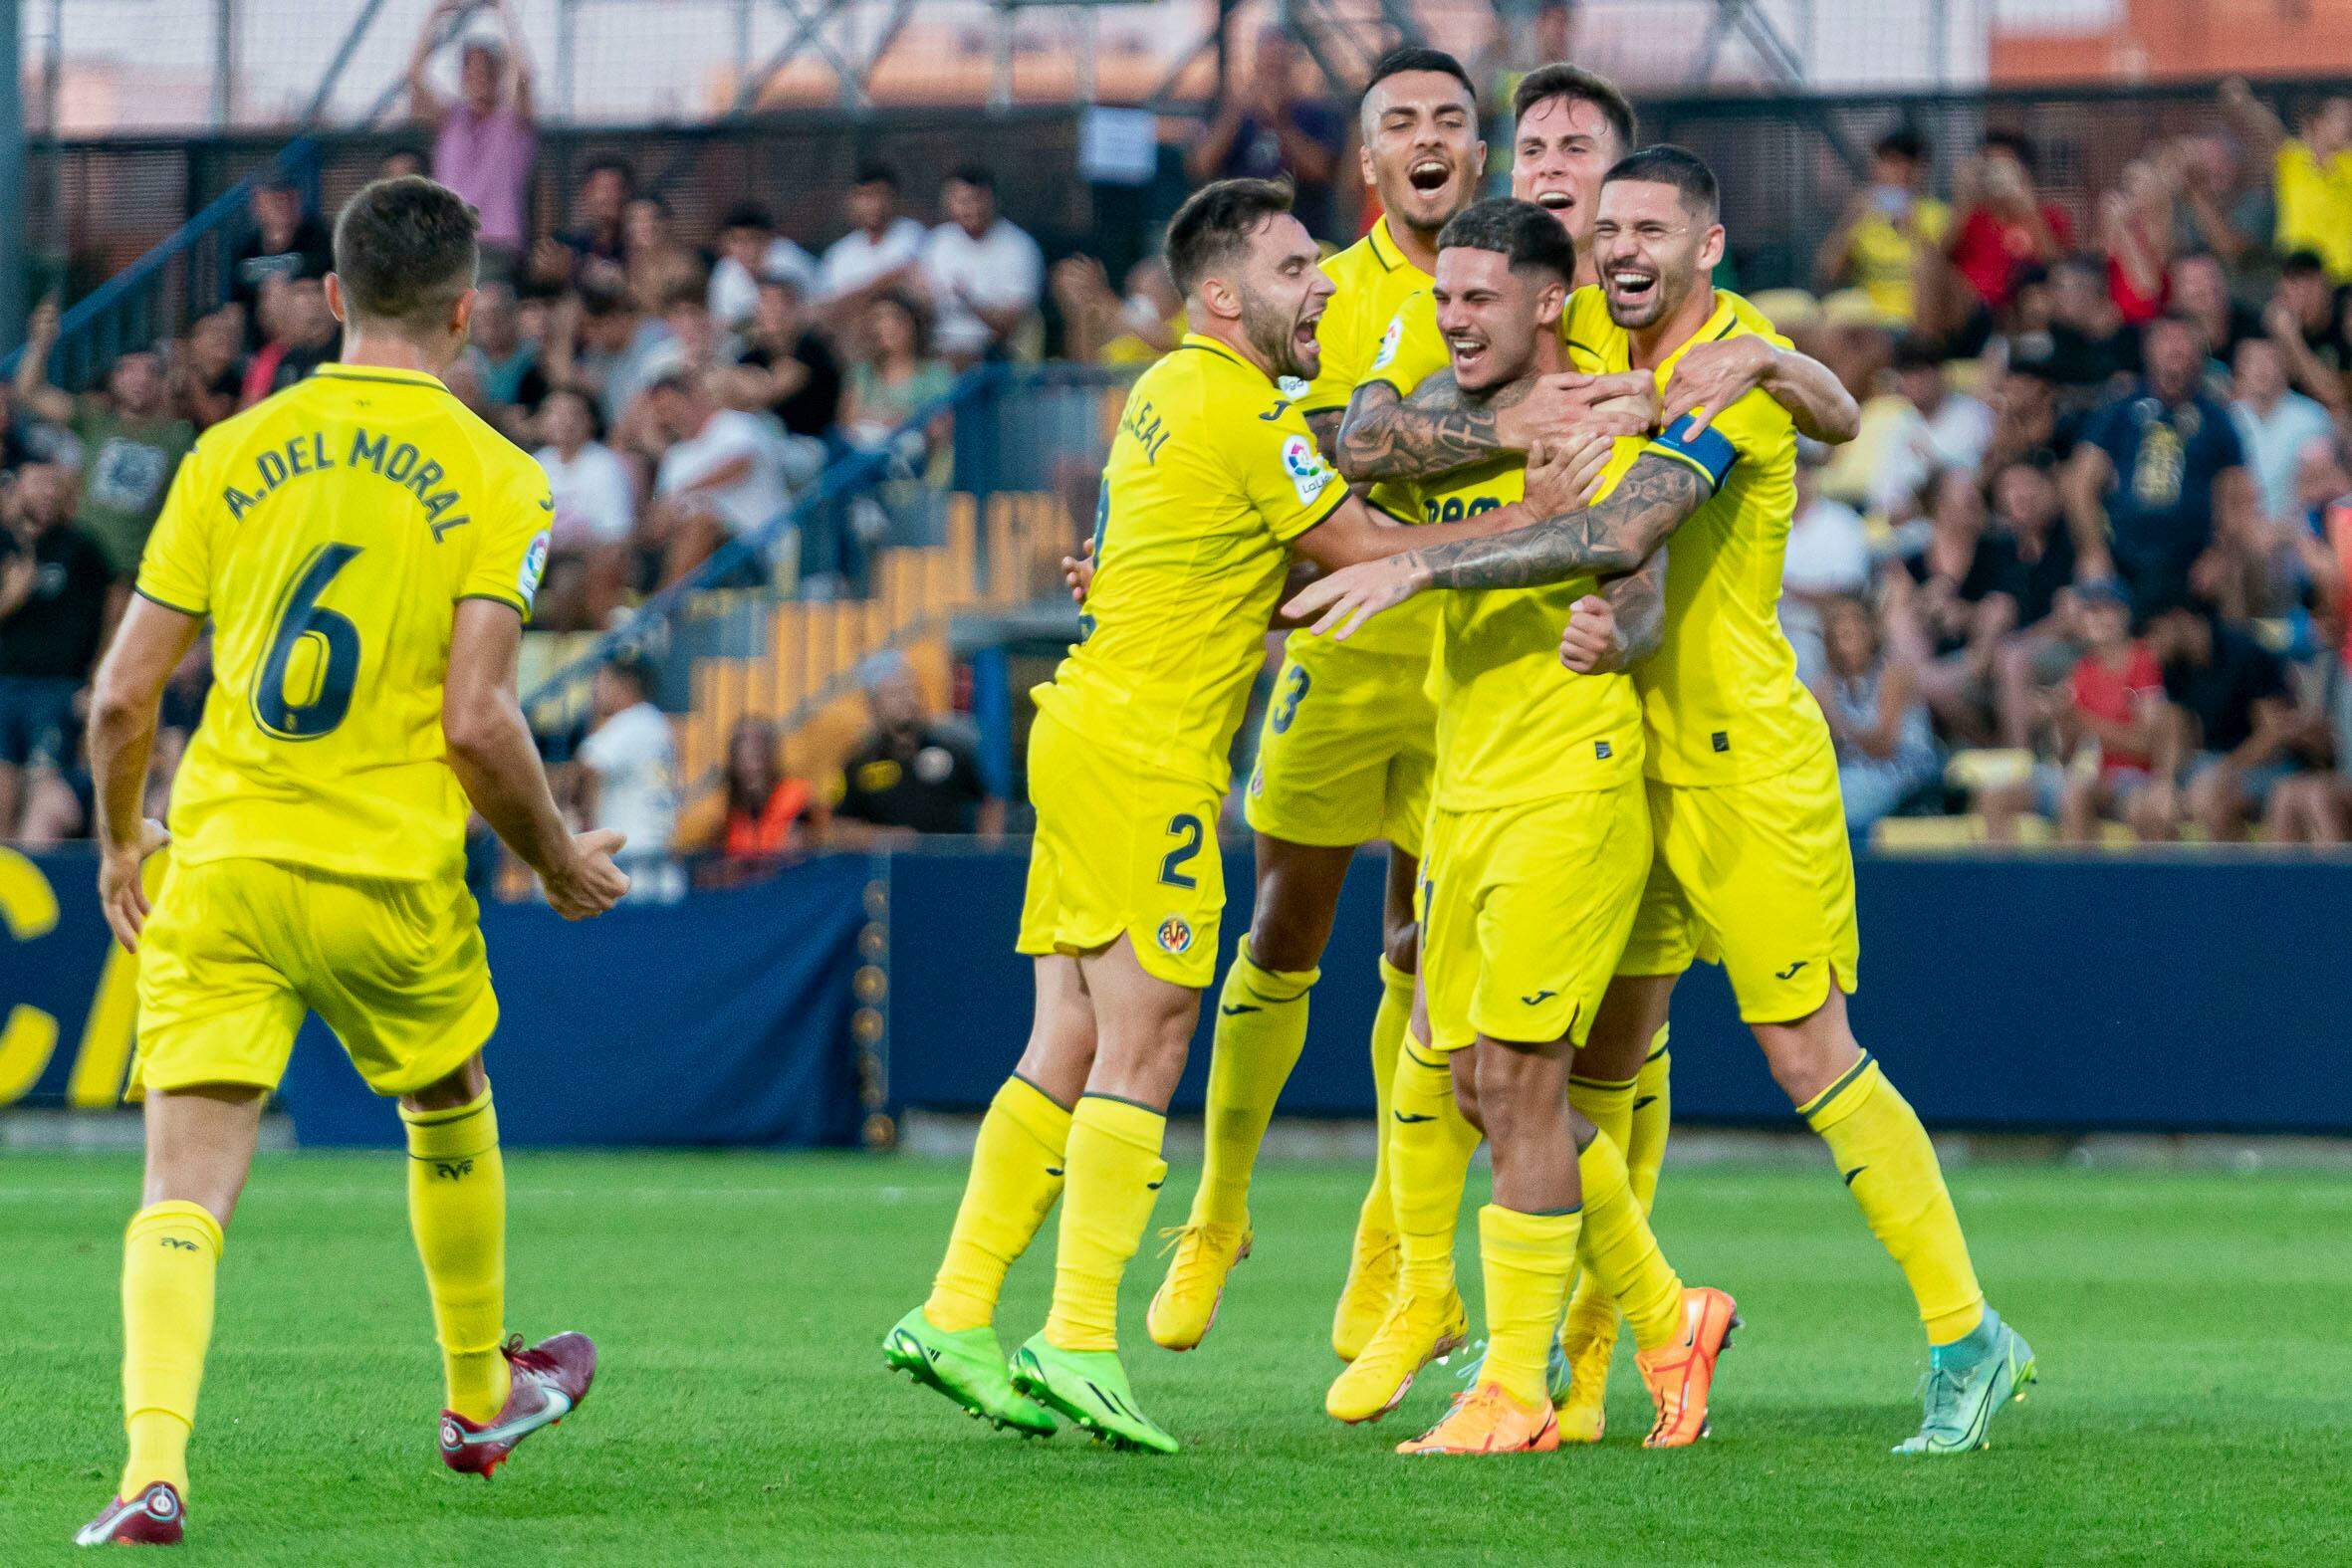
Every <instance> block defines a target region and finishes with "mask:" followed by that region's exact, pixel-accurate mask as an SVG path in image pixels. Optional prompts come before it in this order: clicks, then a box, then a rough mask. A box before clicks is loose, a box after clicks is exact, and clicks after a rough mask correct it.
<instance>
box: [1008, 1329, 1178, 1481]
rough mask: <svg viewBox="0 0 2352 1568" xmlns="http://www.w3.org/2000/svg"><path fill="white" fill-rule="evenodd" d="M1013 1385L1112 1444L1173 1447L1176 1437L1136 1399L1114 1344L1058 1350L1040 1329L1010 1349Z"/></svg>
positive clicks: (1161, 1450)
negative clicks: (1150, 1415) (1022, 1342)
mask: <svg viewBox="0 0 2352 1568" xmlns="http://www.w3.org/2000/svg"><path fill="white" fill-rule="evenodd" d="M1013 1387H1014V1388H1016V1389H1018V1390H1019V1391H1020V1392H1022V1393H1024V1394H1026V1395H1028V1396H1029V1397H1030V1398H1031V1399H1034V1400H1036V1401H1037V1402H1038V1403H1039V1404H1041V1405H1043V1406H1045V1407H1047V1408H1048V1409H1049V1410H1052V1411H1054V1412H1056V1413H1057V1414H1058V1415H1062V1416H1066V1417H1068V1418H1069V1419H1070V1420H1071V1421H1074V1422H1076V1423H1077V1424H1078V1425H1079V1426H1081V1427H1083V1428H1085V1429H1086V1431H1088V1432H1090V1433H1092V1434H1093V1435H1094V1436H1095V1438H1096V1439H1098V1440H1099V1441H1101V1442H1104V1443H1107V1444H1109V1445H1110V1446H1111V1447H1112V1448H1114V1449H1127V1450H1142V1451H1145V1452H1147V1453H1151V1454H1174V1453H1175V1452H1176V1449H1177V1443H1176V1440H1175V1439H1174V1438H1171V1437H1169V1436H1168V1435H1167V1433H1165V1432H1163V1431H1161V1430H1160V1426H1159V1423H1157V1422H1155V1421H1153V1420H1152V1419H1151V1418H1150V1417H1149V1416H1146V1415H1145V1414H1143V1410H1142V1408H1141V1407H1140V1406H1138V1405H1137V1404H1136V1403H1135V1396H1134V1394H1133V1393H1132V1392H1131V1391H1130V1390H1129V1389H1128V1387H1127V1369H1126V1368H1125V1367H1123V1366H1121V1365H1119V1353H1118V1352H1117V1351H1115V1350H1057V1349H1056V1348H1055V1347H1054V1346H1052V1345H1049V1344H1047V1343H1046V1336H1045V1335H1044V1334H1039V1335H1037V1336H1036V1337H1035V1338H1033V1339H1031V1340H1030V1342H1029V1343H1028V1344H1026V1345H1024V1346H1022V1347H1021V1348H1020V1349H1019V1350H1016V1351H1015V1352H1013Z"/></svg>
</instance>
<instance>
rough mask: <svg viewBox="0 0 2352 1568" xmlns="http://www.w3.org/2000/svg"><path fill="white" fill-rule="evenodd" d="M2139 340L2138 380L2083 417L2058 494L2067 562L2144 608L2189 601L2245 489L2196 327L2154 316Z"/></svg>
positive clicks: (2249, 490) (2226, 414)
mask: <svg viewBox="0 0 2352 1568" xmlns="http://www.w3.org/2000/svg"><path fill="white" fill-rule="evenodd" d="M2142 346H2143V354H2144V357H2145V358H2146V361H2147V366H2148V369H2147V374H2146V377H2145V378H2144V379H2143V380H2142V381H2141V382H2140V383H2139V385H2137V386H2136V387H2134V388H2132V389H2131V390H2130V391H2127V392H2125V393H2124V394H2123V395H2121V396H2119V397H2116V398H2114V399H2112V400H2110V401H2109V402H2107V403H2106V404H2104V405H2102V406H2101V407H2100V409H2099V410H2098V412H2097V413H2096V414H2094V415H2093V416H2092V419H2091V422H2090V425H2089V427H2088V429H2087V431H2086V432H2085V435H2084V438H2083V441H2082V444H2081V445H2080V446H2078V447H2076V448H2075V450H2074V457H2073V460H2072V463H2071V464H2070V466H2069V467H2068V469H2067V474H2066V486H2065V493H2066V513H2067V517H2068V520H2069V522H2070V524H2071V526H2072V528H2073V530H2074V552H2075V560H2076V562H2077V569H2078V570H2079V572H2080V573H2081V575H2082V576H2083V577H2085V578H2086V579H2091V578H2100V577H2107V576H2120V578H2121V579H2122V581H2123V584H2124V586H2125V589H2126V590H2127V591H2128V592H2129V594H2130V595H2131V602H2132V604H2133V606H2134V608H2135V609H2136V610H2137V611H2138V612H2139V613H2140V614H2141V615H2143V616H2147V615H2153V614H2155V613H2157V612H2158V611H2160V610H2162V609H2164V608H2166V607H2167V606H2169V605H2173V604H2179V603H2184V602H2186V601H2187V600H2188V598H2189V597H2190V577H2191V573H2192V571H2193V570H2194V569H2195V568H2196V566H2197V564H2198V561H2199V560H2200V559H2201V558H2202V557H2204V555H2205V554H2206V552H2207V551H2208V550H2210V549H2212V548H2213V545H2214V541H2215V538H2216V536H2217V534H2229V533H2234V532H2237V531H2239V530H2240V529H2242V526H2243V525H2242V523H2241V522H2240V521H2239V520H2238V519H2237V518H2236V516H2235V513H2236V511H2237V509H2239V508H2242V507H2246V506H2250V505H2251V504H2252V497H2253V487H2252V483H2251V481H2250V480H2249V479H2248V478H2247V475H2246V471H2245V455H2244V450H2243V448H2242V446H2241V445H2240V443H2239V441H2238V437H2237V425H2236V422H2235V421H2234V419H2233V418H2232V417H2231V412H2230V405H2229V404H2227V403H2224V402H2222V401H2220V400H2219V399H2217V398H2216V397H2214V396H2213V394H2212V393H2210V392H2208V391H2207V390H2206V389H2205V386H2204V382H2203V378H2202V377H2203V371H2204V368H2205V354H2204V351H2203V350H2202V348H2201V347H2200V346H2199V340H2198V333H2197V328H2196V325H2195V324H2194V323H2192V322H2190V321H2188V320H2187V319H2186V318H2184V317H2178V316H2161V317H2158V318H2157V319H2156V320H2155V321H2153V322H2150V323H2149V324H2148V326H2147V329H2146V330H2145V333H2144V335H2143V338H2142Z"/></svg>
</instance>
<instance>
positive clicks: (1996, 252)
mask: <svg viewBox="0 0 2352 1568" xmlns="http://www.w3.org/2000/svg"><path fill="white" fill-rule="evenodd" d="M2034 163H2035V158H2034V152H2033V143H2031V142H2030V141H2027V140H2026V139H2025V138H2024V137H2023V136H2020V135H2018V134H2016V133H2015V132H2013V131H2006V130H1995V131H1989V132H1987V133H1986V136H1985V142H1984V146H1983V149H1982V150H1981V151H1980V152H1979V154H1978V155H1977V156H1976V157H1975V158H1973V159H1971V160H1970V161H1968V162H1967V163H1965V164H1963V165H1962V166H1961V170H1960V177H1959V179H1958V181H1957V185H1956V194H1957V197H1958V199H1957V201H1956V203H1955V205H1956V206H1957V208H1958V213H1957V216H1956V217H1955V219H1954V222H1953V225H1952V232H1951V237H1950V241H1949V245H1948V253H1949V254H1950V256H1951V258H1952V265H1953V267H1954V268H1955V269H1956V270H1958V272H1959V273H1960V275H1961V277H1962V278H1964V279H1966V280H1967V282H1968V285H1969V287H1970V288H1971V289H1973V290H1975V291H1976V295H1977V298H1978V299H1979V300H1981V301H1982V302H1983V303H1984V304H1985V305H1986V306H1987V307H1988V308H1990V309H1992V310H1996V311H1998V310H1999V309H2000V308H2001V307H2002V306H2004V305H2006V304H2007V303H2008V300H2009V294H2010V291H2011V290H2012V289H2013V288H2014V286H2015V279H2016V274H2017V269H2018V268H2020V267H2023V266H2026V265H2028V264H2031V263H2036V262H2038V263H2040V264H2041V265H2043V266H2048V265H2049V264H2050V263H2052V262H2055V261H2056V260H2057V259H2058V258H2059V257H2060V256H2061V255H2063V254H2064V253H2065V251H2066V249H2067V247H2068V246H2069V245H2071V244H2072V243H2073V239H2074V228H2073V225H2072V224H2071V223H2069V222H2068V221H2067V218H2066V214H2065V213H2064V212H2063V211H2061V210H2059V208H2058V207H2057V206H2056V205H2055V204H2054V203H2051V202H2046V201H2044V200H2042V199H2041V196H2040V194H2039V193H2038V192H2037V191H2035V189H2034V188H2033V170H2034Z"/></svg>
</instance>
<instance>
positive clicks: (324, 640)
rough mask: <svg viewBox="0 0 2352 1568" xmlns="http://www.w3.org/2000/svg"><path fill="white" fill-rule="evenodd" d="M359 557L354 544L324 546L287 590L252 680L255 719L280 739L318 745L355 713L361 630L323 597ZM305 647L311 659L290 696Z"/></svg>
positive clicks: (305, 663)
mask: <svg viewBox="0 0 2352 1568" xmlns="http://www.w3.org/2000/svg"><path fill="white" fill-rule="evenodd" d="M358 554H359V547H358V546H356V545H322V546H320V547H319V549H318V550H317V551H315V552H314V553H313V554H312V556H311V558H310V560H306V561H304V562H303V566H302V570H301V571H300V572H298V573H297V574H296V576H295V578H294V585H293V586H292V587H291V588H289V589H288V590H287V592H286V604H285V607H284V608H283V609H281V610H279V612H278V624H277V625H276V626H275V627H273V628H272V629H271V631H270V644H269V652H268V653H267V654H266V655H264V657H263V659H262V664H261V673H260V674H259V675H257V676H256V677H255V678H254V682H253V717H254V719H255V721H256V722H258V723H259V724H260V725H261V727H262V728H263V729H264V730H267V731H268V732H269V733H270V734H272V735H274V736H276V737H277V738H278V739H279V740H281V741H315V740H317V739H319V737H321V736H323V735H326V734H328V733H330V732H331V731H333V730H334V729H335V727H336V726H337V725H339V724H341V723H343V721H344V718H345V716H347V715H348V714H350V712H351V711H352V689H353V686H355V685H356V684H357V683H358V679H359V628H358V627H356V626H354V625H353V624H352V621H351V617H350V616H348V615H342V614H338V613H337V612H336V611H334V610H331V609H322V608H321V607H320V605H319V596H320V595H321V594H323V593H325V592H326V591H327V584H329V583H330V582H333V581H334V580H335V577H336V573H338V572H340V571H342V570H343V568H344V567H346V566H348V565H350V564H351V563H352V558H353V557H354V556H356V555H358ZM314 639H315V640H314ZM306 649H308V650H309V654H310V656H309V657H308V658H307V659H305V660H304V661H303V674H304V677H305V678H304V680H303V683H302V689H301V690H300V691H299V692H296V693H291V694H290V693H289V692H288V690H287V678H288V677H289V676H290V675H292V674H293V673H294V670H295V660H296V657H297V656H298V655H300V654H302V653H303V652H304V651H305V650H306Z"/></svg>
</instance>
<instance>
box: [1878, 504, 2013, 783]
mask: <svg viewBox="0 0 2352 1568" xmlns="http://www.w3.org/2000/svg"><path fill="white" fill-rule="evenodd" d="M1930 496H1931V501H1930V504H1929V509H1928V524H1929V533H1928V538H1927V541H1926V545H1925V548H1924V549H1922V550H1920V551H1918V552H1917V553H1916V554H1914V555H1912V556H1910V557H1908V558H1907V559H1905V560H1902V561H1901V562H1900V564H1899V565H1896V566H1892V567H1890V568H1889V569H1888V571H1887V573H1886V593H1887V606H1886V608H1887V621H1888V631H1889V640H1890V641H1892V642H1893V643H1894V645H1895V649H1896V652H1897V654H1898V656H1899V657H1900V658H1902V659H1903V661H1904V662H1905V663H1907V664H1908V665H1909V666H1910V668H1911V670H1912V672H1913V676H1914V684H1915V685H1916V686H1917V688H1918V689H1919V691H1920V693H1921V694H1922V695H1923V696H1924V697H1925V698H1926V699H1927V701H1928V703H1929V704H1930V705H1931V706H1932V707H1933V709H1934V711H1935V715H1936V718H1937V720H1938V722H1939V723H1940V724H1941V725H1942V726H1943V728H1944V730H1945V732H1946V733H1948V734H1950V735H1952V736H1954V737H1955V738H1956V739H1958V740H1960V741H1962V742H1964V743H1966V744H1970V745H1976V744H1981V743H1982V742H1983V741H1985V740H1986V739H1987V738H1988V736H1989V735H1990V734H1991V731H1992V726H1993V700H1994V690H1993V666H1994V660H1995V656H1996V653H1997V650H1998V649H1999V644H2000V639H2001V638H2002V637H2003V636H2004V635H2006V634H2007V632H2008V631H2009V630H2010V629H2011V626H2012V624H2013V622H2012V619H2011V617H2012V616H2013V615H2014V613H2015V606H2014V604H2013V603H2011V602H2009V601H2008V600H2007V599H2006V598H2005V597H2004V596H2002V595H2001V594H2000V593H1999V586H2000V582H1999V571H2000V550H1999V545H1998V543H1997V542H1996V541H1994V540H1993V539H1992V538H1991V536H1990V530H1989V528H1988V523H1987V517H1986V507H1985V493H1984V492H1983V491H1982V490H1980V489H1979V488H1978V486H1977V476H1976V474H1975V472H1974V471H1972V470H1965V469H1948V470H1946V471H1945V472H1944V473H1942V474H1939V475H1938V476H1937V477H1936V479H1935V480H1934V481H1933V482H1932V484H1931V486H1930Z"/></svg>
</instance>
